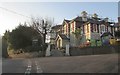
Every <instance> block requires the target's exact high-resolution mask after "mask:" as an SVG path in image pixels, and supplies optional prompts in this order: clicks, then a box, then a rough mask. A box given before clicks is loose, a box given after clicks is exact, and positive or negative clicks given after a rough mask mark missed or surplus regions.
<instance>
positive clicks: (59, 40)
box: [56, 37, 62, 48]
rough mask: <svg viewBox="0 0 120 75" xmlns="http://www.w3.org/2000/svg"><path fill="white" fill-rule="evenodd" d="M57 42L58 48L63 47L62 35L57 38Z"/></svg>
mask: <svg viewBox="0 0 120 75" xmlns="http://www.w3.org/2000/svg"><path fill="white" fill-rule="evenodd" d="M56 44H57V48H59V47H62V39H61V38H60V37H59V38H58V39H57V42H56ZM59 44H60V45H59Z"/></svg>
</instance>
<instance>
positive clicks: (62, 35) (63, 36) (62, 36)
mask: <svg viewBox="0 0 120 75" xmlns="http://www.w3.org/2000/svg"><path fill="white" fill-rule="evenodd" d="M59 36H60V37H61V38H62V39H65V40H69V38H67V36H66V35H65V34H59Z"/></svg>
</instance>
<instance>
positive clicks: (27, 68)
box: [2, 54, 118, 74]
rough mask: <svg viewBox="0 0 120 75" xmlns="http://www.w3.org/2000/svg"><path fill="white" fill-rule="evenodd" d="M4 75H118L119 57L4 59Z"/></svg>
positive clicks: (110, 55)
mask: <svg viewBox="0 0 120 75" xmlns="http://www.w3.org/2000/svg"><path fill="white" fill-rule="evenodd" d="M2 72H3V73H26V74H29V73H118V55H117V54H104V55H87V56H68V57H44V58H32V59H24V58H16V59H3V61H2Z"/></svg>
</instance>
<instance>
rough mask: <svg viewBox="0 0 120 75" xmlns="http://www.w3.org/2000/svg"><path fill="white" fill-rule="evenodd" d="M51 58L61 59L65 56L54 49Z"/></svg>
mask: <svg viewBox="0 0 120 75" xmlns="http://www.w3.org/2000/svg"><path fill="white" fill-rule="evenodd" d="M51 56H52V57H61V56H64V54H63V53H62V52H61V51H59V50H56V49H52V50H51Z"/></svg>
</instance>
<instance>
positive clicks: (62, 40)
mask: <svg viewBox="0 0 120 75" xmlns="http://www.w3.org/2000/svg"><path fill="white" fill-rule="evenodd" d="M67 44H69V38H67V36H66V35H65V34H59V35H58V36H57V37H56V47H57V48H58V49H60V48H65V47H66V45H67Z"/></svg>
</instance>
